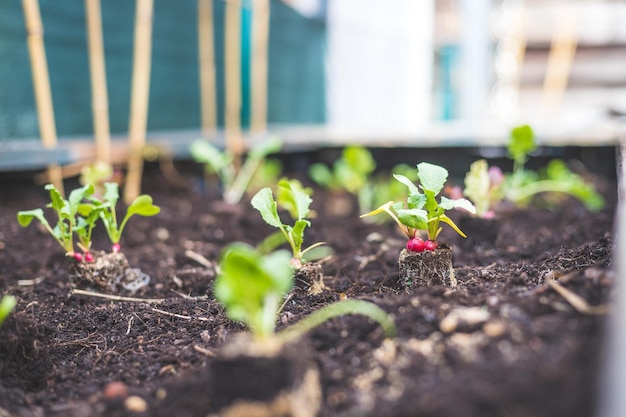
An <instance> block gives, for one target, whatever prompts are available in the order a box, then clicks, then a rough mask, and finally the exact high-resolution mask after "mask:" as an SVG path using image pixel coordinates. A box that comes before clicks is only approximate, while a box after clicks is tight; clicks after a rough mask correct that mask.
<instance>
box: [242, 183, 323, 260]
mask: <svg viewBox="0 0 626 417" xmlns="http://www.w3.org/2000/svg"><path fill="white" fill-rule="evenodd" d="M312 202H313V199H312V198H311V196H310V195H309V193H308V191H307V190H305V189H304V188H303V187H302V185H301V184H300V182H299V181H297V180H293V179H292V180H286V179H284V180H281V181H279V182H278V197H277V199H274V195H273V194H272V190H271V189H270V188H269V187H266V188H263V189H261V190H259V191H258V192H257V193H256V194H255V195H254V197H252V200H251V201H250V203H251V204H252V207H254V208H255V209H257V210H258V211H259V213H261V217H262V218H263V220H264V221H265V222H266V223H267V224H269V225H270V226H273V227H275V228H277V229H278V230H279V231H278V232H276V233H275V234H274V235H272V236H270V237H269V238H267V239H266V241H265V242H264V243H262V244H261V246H262V247H268V245H269V249H273V248H272V247H271V246H272V242H284V241H286V242H287V243H289V246H290V247H291V252H292V255H293V256H292V265H293V266H294V267H295V268H296V269H298V268H300V267H301V266H302V265H303V264H304V263H306V261H307V259H312V258H311V257H309V256H308V254H309V253H310V252H311V251H313V250H314V249H316V248H319V247H320V246H322V245H324V244H325V243H324V242H317V243H314V244H312V245H310V246H308V247H306V248H303V245H304V231H305V229H306V228H307V227H309V226H311V222H310V221H309V220H308V217H309V215H310V213H311V210H310V206H311V203H312ZM279 207H280V208H282V209H284V210H285V211H287V212H288V213H289V215H290V216H291V218H292V220H293V222H294V223H293V225H289V224H284V223H283V221H282V220H281V218H280V215H279V214H278V209H279ZM279 237H281V238H280V239H279ZM274 245H275V243H274Z"/></svg>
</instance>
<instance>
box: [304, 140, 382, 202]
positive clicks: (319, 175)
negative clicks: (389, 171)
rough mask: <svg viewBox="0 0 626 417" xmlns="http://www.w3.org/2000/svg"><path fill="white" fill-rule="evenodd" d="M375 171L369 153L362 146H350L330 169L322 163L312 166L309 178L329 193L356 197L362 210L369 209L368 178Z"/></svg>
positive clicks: (369, 184)
mask: <svg viewBox="0 0 626 417" xmlns="http://www.w3.org/2000/svg"><path fill="white" fill-rule="evenodd" d="M375 169H376V162H375V161H374V158H373V157H372V154H371V152H370V151H369V150H368V149H367V148H365V147H363V146H359V145H351V146H348V147H346V148H345V149H344V150H343V152H342V154H341V158H339V159H338V160H336V161H335V162H334V163H333V166H332V169H331V168H329V167H328V166H327V165H325V164H322V163H316V164H312V165H311V167H310V168H309V177H310V178H311V179H312V180H313V182H315V183H316V184H317V185H319V186H321V187H324V188H326V189H328V190H330V191H339V190H344V191H347V192H348V193H350V194H353V195H355V196H357V198H358V200H359V206H360V208H361V210H364V209H365V208H369V207H371V204H370V202H369V200H371V198H372V193H371V187H372V184H371V182H370V180H369V176H370V174H372V173H373V172H374V170H375Z"/></svg>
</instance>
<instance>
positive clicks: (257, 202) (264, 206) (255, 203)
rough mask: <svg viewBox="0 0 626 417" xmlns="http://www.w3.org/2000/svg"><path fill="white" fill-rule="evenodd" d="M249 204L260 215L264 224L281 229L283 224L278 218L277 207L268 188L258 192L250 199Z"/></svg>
mask: <svg viewBox="0 0 626 417" xmlns="http://www.w3.org/2000/svg"><path fill="white" fill-rule="evenodd" d="M250 204H252V207H254V208H255V209H257V210H258V211H259V213H261V217H263V220H264V221H265V223H267V224H269V225H270V226H274V227H278V228H281V227H282V225H283V223H282V222H281V220H280V217H279V216H278V206H277V203H276V201H275V200H274V196H273V195H272V190H271V189H270V188H269V187H267V188H263V189H261V190H259V191H258V192H257V193H256V194H255V195H254V197H252V200H251V201H250Z"/></svg>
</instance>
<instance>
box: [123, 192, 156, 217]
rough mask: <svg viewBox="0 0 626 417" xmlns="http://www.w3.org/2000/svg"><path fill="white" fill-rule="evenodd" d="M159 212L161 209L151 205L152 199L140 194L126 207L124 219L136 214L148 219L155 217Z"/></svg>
mask: <svg viewBox="0 0 626 417" xmlns="http://www.w3.org/2000/svg"><path fill="white" fill-rule="evenodd" d="M160 212H161V208H159V207H158V206H155V205H154V204H153V203H152V197H150V196H149V195H147V194H142V195H140V196H139V197H137V198H135V200H134V201H133V202H132V203H131V204H130V206H128V210H127V211H126V218H128V217H130V216H132V215H134V214H137V215H139V216H144V217H150V216H156V215H157V214H159V213H160Z"/></svg>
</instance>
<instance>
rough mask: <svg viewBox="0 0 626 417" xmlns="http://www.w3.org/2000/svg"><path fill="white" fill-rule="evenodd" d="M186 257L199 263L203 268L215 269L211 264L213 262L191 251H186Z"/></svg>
mask: <svg viewBox="0 0 626 417" xmlns="http://www.w3.org/2000/svg"><path fill="white" fill-rule="evenodd" d="M185 256H186V257H187V258H189V259H192V260H194V261H196V262H198V263H199V264H200V265H202V266H206V267H207V268H213V264H212V263H211V261H209V260H208V259H207V258H205V257H204V256H202V255H200V254H199V253H197V252H194V251H192V250H191V249H187V250H186V251H185Z"/></svg>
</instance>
